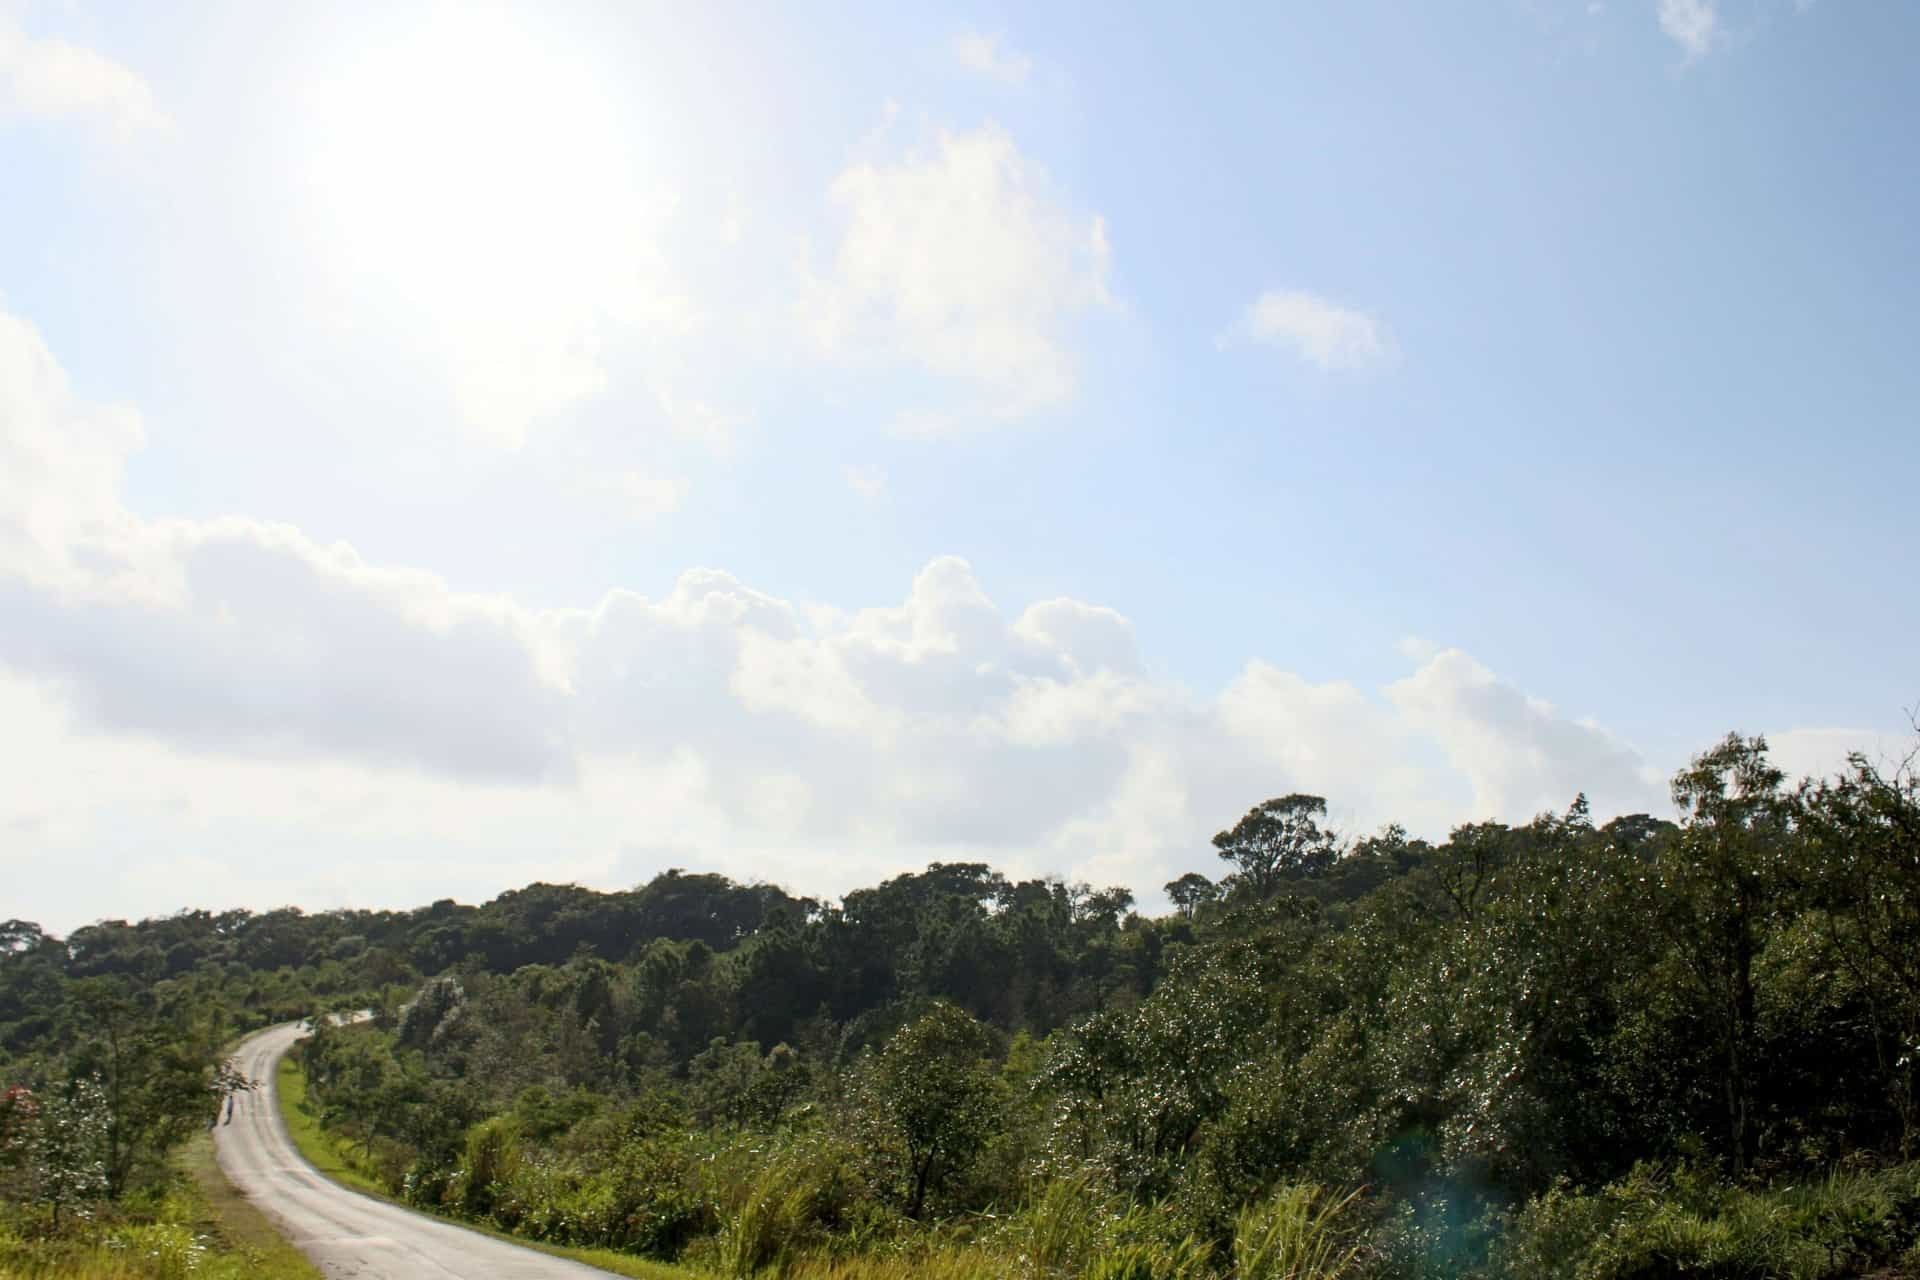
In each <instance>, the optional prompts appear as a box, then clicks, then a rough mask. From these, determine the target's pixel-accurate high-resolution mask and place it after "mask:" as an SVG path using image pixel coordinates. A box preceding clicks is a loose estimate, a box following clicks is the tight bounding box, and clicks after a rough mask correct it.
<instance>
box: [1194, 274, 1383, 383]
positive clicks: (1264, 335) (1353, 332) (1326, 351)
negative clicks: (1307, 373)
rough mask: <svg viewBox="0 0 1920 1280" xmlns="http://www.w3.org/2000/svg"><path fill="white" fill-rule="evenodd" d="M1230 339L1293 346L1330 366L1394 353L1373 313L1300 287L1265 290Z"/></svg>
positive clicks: (1363, 364)
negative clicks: (1356, 308)
mask: <svg viewBox="0 0 1920 1280" xmlns="http://www.w3.org/2000/svg"><path fill="white" fill-rule="evenodd" d="M1229 340H1241V341H1250V342H1262V343H1265V344H1267V345H1269V346H1275V347H1283V348H1289V349H1291V350H1292V351H1293V353H1294V354H1295V355H1297V356H1299V357H1300V358H1301V359H1302V360H1305V361H1307V362H1308V363H1310V364H1313V365H1317V366H1318V367H1320V368H1322V369H1327V370H1337V369H1369V368H1375V367H1378V366H1380V365H1382V364H1386V363H1389V362H1390V361H1392V359H1393V358H1394V347H1393V343H1392V342H1391V340H1390V339H1389V338H1388V337H1387V335H1386V333H1385V332H1384V331H1383V330H1382V329H1381V327H1380V324H1379V322H1378V321H1376V320H1375V319H1374V318H1373V317H1372V316H1371V315H1369V314H1368V313H1366V312H1364V311H1356V310H1354V309H1353V308H1351V307H1345V306H1341V305H1340V304H1339V303H1336V302H1330V301H1328V300H1327V299H1325V298H1322V297H1319V296H1318V295H1316V294H1312V293H1307V292H1304V291H1302V290H1298V289H1276V290H1269V291H1268V292H1266V293H1263V294H1261V295H1260V296H1259V297H1258V298H1257V299H1255V300H1254V301H1253V303H1252V304H1250V305H1249V306H1248V307H1247V309H1246V311H1245V312H1244V313H1243V314H1242V315H1241V317H1240V319H1239V321H1238V322H1237V323H1236V324H1235V325H1234V326H1233V328H1231V329H1229V330H1228V331H1227V333H1226V334H1225V335H1224V336H1223V339H1222V341H1223V342H1224V341H1229Z"/></svg>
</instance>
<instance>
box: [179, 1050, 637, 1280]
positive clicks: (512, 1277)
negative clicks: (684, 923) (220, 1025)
mask: <svg viewBox="0 0 1920 1280" xmlns="http://www.w3.org/2000/svg"><path fill="white" fill-rule="evenodd" d="M305 1034H306V1032H305V1030H304V1029H303V1028H302V1027H301V1025H300V1024H299V1023H291V1022H290V1023H287V1024H285V1025H284V1026H278V1027H271V1028H269V1029H268V1030H265V1031H262V1032H260V1033H259V1034H258V1035H254V1036H250V1037H248V1038H247V1039H246V1040H244V1041H242V1042H241V1044H240V1048H239V1049H238V1050H236V1051H235V1053H234V1061H235V1062H237V1063H238V1064H239V1065H240V1069H241V1070H242V1071H244V1072H246V1073H247V1075H248V1076H249V1077H251V1078H252V1079H255V1080H258V1081H260V1082H261V1085H260V1088H259V1089H258V1090H256V1091H254V1092H253V1093H243V1094H240V1095H239V1096H238V1097H237V1098H236V1099H235V1103H234V1110H233V1120H232V1122H231V1123H223V1124H221V1125H219V1126H218V1127H216V1128H215V1129H214V1135H213V1136H214V1148H215V1150H216V1152H217V1154H218V1155H219V1158H220V1167H221V1168H222V1169H225V1170H226V1171H227V1177H228V1179H230V1180H231V1181H232V1183H233V1185H234V1186H235V1187H237V1188H239V1189H240V1191H241V1192H242V1193H243V1194H245V1195H246V1197H247V1198H248V1199H249V1200H251V1201H253V1202H254V1203H255V1204H256V1205H258V1206H259V1207H260V1208H262V1209H264V1210H265V1211H266V1212H267V1213H268V1214H269V1215H271V1216H272V1218H273V1219H274V1220H275V1221H276V1222H277V1223H278V1224H279V1225H280V1229H281V1231H282V1232H284V1233H285V1234H286V1237H287V1239H289V1240H291V1241H292V1242H293V1243H294V1245H295V1246H296V1247H297V1248H298V1249H299V1250H300V1251H301V1252H302V1253H304V1254H306V1255H307V1256H308V1257H309V1258H312V1259H313V1261H314V1262H315V1264H316V1265H318V1266H319V1268H320V1270H321V1271H322V1272H323V1273H324V1274H325V1275H326V1276H327V1277H328V1278H329V1280H333V1278H334V1277H346V1276H352V1277H354V1278H355V1280H454V1278H456V1277H457V1280H588V1277H593V1278H594V1280H606V1277H607V1276H608V1274H610V1273H608V1272H605V1271H601V1270H600V1269H598V1268H597V1267H589V1266H585V1265H583V1264H581V1263H578V1262H569V1261H567V1260H566V1259H564V1258H555V1257H552V1256H550V1255H548V1254H544V1253H539V1252H536V1251H535V1250H532V1249H523V1248H521V1247H520V1246H519V1245H513V1244H507V1243H506V1242H505V1241H502V1240H496V1239H494V1238H493V1237H492V1236H484V1235H481V1234H480V1233H479V1232H477V1231H469V1230H467V1229H466V1228H465V1227H457V1226H455V1225H453V1224H452V1223H450V1222H444V1221H441V1220H440V1219H437V1218H429V1217H425V1216H423V1215H421V1214H417V1213H413V1212H410V1211H409V1210H406V1209H402V1208H400V1207H398V1206H397V1205H391V1204H388V1203H386V1202H385V1201H383V1200H375V1199H373V1198H372V1197H371V1196H363V1195H361V1194H360V1193H359V1192H357V1191H349V1190H347V1189H346V1188H345V1187H342V1186H340V1185H339V1184H338V1183H334V1182H329V1181H328V1180H327V1179H326V1178H325V1177H323V1176H322V1175H321V1174H320V1173H319V1171H318V1170H316V1169H315V1168H314V1167H313V1166H312V1165H310V1164H308V1163H307V1162H306V1161H305V1160H303V1159H301V1158H300V1154H299V1152H297V1151H295V1150H294V1146H293V1139H292V1138H290V1137H288V1136H287V1126H286V1124H285V1123H284V1122H283V1121H282V1120H281V1119H280V1105H279V1100H278V1099H277V1097H276V1096H275V1070H274V1069H275V1067H276V1066H277V1065H278V1064H279V1061H280V1055H281V1054H283V1053H285V1052H286V1051H287V1048H288V1046H290V1045H292V1044H293V1042H294V1041H295V1040H298V1039H299V1038H300V1037H301V1036H303V1035H305Z"/></svg>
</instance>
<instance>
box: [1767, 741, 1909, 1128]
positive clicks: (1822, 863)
mask: <svg viewBox="0 0 1920 1280" xmlns="http://www.w3.org/2000/svg"><path fill="white" fill-rule="evenodd" d="M1914 759H1915V757H1914V756H1909V757H1908V758H1907V759H1906V760H1905V761H1903V762H1901V763H1900V764H1899V765H1898V767H1896V768H1893V769H1891V770H1889V771H1885V772H1883V771H1882V770H1881V769H1880V768H1879V767H1878V766H1876V765H1874V764H1873V763H1871V762H1870V761H1868V760H1867V758H1866V757H1865V756H1862V755H1854V756H1852V757H1850V758H1849V760H1848V770H1847V772H1846V773H1844V774H1842V775H1841V776H1839V777H1837V778H1833V779H1830V780H1826V781H1823V782H1819V783H1813V784H1808V785H1806V786H1803V787H1802V788H1801V790H1800V792H1799V794H1798V796H1797V797H1796V799H1797V808H1798V819H1799V822H1800V826H1801V834H1802V836H1803V838H1804V839H1805V841H1806V845H1807V850H1806V856H1805V859H1804V866H1805V867H1806V869H1807V874H1808V879H1809V882H1810V884H1811V885H1812V889H1813V894H1814V898H1815V901H1816V902H1817V903H1818V905H1819V906H1820V907H1821V908H1822V909H1823V910H1824V912H1825V916H1824V920H1823V924H1824V925H1825V928H1824V929H1823V931H1822V932H1823V934H1824V936H1825V938H1826V939H1827V940H1828V943H1829V946H1830V949H1831V954H1832V955H1833V957H1834V958H1835V959H1836V960H1837V962H1838V963H1839V965H1840V966H1841V967H1842V968H1843V969H1844V970H1845V971H1846V972H1847V974H1848V975H1849V976H1850V978H1851V979H1852V982H1853V985H1854V987H1855V989H1856V990H1858V991H1860V992H1861V993H1862V994H1863V995H1864V997H1865V1001H1866V1007H1867V1016H1868V1019H1869V1020H1870V1022H1871V1024H1872V1029H1873V1035H1872V1041H1873V1052H1874V1055H1875V1066H1876V1068H1877V1072H1876V1074H1877V1075H1878V1076H1879V1078H1880V1079H1881V1080H1882V1081H1884V1082H1885V1088H1886V1093H1887V1100H1888V1103H1889V1104H1890V1106H1891V1107H1892V1109H1893V1112H1894V1114H1895V1116H1896V1117H1897V1120H1898V1125H1899V1150H1900V1153H1901V1155H1902V1156H1911V1155H1912V1154H1913V1151H1914V1148H1915V1145H1916V1139H1920V1081H1917V1080H1916V1075H1917V1074H1920V775H1916V773H1915V772H1914V769H1913V763H1914Z"/></svg>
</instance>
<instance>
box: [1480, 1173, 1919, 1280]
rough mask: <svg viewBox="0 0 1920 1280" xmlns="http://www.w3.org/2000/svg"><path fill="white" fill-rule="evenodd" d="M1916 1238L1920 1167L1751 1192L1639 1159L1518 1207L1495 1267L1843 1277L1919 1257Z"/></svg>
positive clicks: (1639, 1275) (1650, 1277) (1507, 1270)
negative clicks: (1619, 1171) (1611, 1175)
mask: <svg viewBox="0 0 1920 1280" xmlns="http://www.w3.org/2000/svg"><path fill="white" fill-rule="evenodd" d="M1916 1239H1920V1166H1915V1165H1901V1166H1896V1167H1893V1168H1889V1169H1885V1170H1882V1171H1880V1172H1878V1173H1859V1172H1834V1173H1830V1174H1828V1175H1826V1176H1824V1177H1814V1178H1811V1179H1807V1180H1804V1181H1800V1182H1796V1183H1794V1184H1792V1185H1789V1186H1785V1187H1782V1188H1779V1189H1777V1190H1752V1189H1748V1188H1744V1187H1740V1186H1738V1185H1735V1184H1732V1183H1729V1182H1725V1181H1722V1180H1721V1179H1719V1178H1718V1177H1716V1176H1714V1175H1713V1174H1711V1173H1710V1172H1708V1171H1706V1170H1703V1169H1701V1168H1699V1167H1696V1166H1689V1165H1684V1164H1682V1165H1677V1166H1674V1167H1672V1168H1663V1167H1660V1166H1654V1165H1640V1166H1637V1167H1635V1169H1634V1170H1633V1171H1632V1172H1631V1173H1630V1174H1629V1175H1628V1176H1627V1177H1625V1178H1623V1179H1621V1180H1620V1181H1618V1182H1614V1183H1611V1184H1609V1185H1607V1186H1606V1187H1604V1188H1602V1189H1601V1190H1599V1191H1597V1192H1593V1193H1588V1194H1582V1193H1580V1192H1577V1191H1574V1190H1572V1189H1571V1188H1567V1187H1556V1188H1554V1189H1553V1190H1551V1191H1549V1192H1548V1193H1547V1194H1546V1195H1545V1196H1543V1197H1541V1198H1540V1199H1538V1200H1536V1201H1534V1202H1532V1203H1531V1204H1529V1205H1527V1206H1526V1207H1525V1208H1524V1209H1522V1210H1520V1211H1519V1212H1518V1213H1516V1214H1515V1215H1514V1217H1513V1221H1512V1223H1511V1226H1510V1228H1509V1230H1508V1231H1507V1233H1506V1235H1505V1236H1504V1238H1503V1239H1502V1240H1501V1242H1500V1244H1499V1246H1498V1248H1497V1249H1496V1251H1495V1255H1494V1259H1493V1274H1494V1275H1495V1276H1498V1277H1512V1280H1520V1278H1521V1277H1528V1278H1529V1280H1531V1278H1533V1277H1544V1278H1548V1280H1552V1278H1560V1277H1564V1278H1565V1280H1654V1278H1655V1277H1661V1276H1671V1275H1703V1276H1720V1277H1729V1278H1734V1277H1753V1278H1754V1280H1761V1278H1763V1277H1782V1278H1784V1280H1837V1278H1838V1277H1843V1276H1859V1275H1866V1274H1868V1273H1870V1272H1878V1271H1879V1269H1881V1268H1888V1267H1895V1266H1901V1265H1904V1264H1911V1263H1913V1262H1915V1261H1920V1249H1916ZM1887 1274H1894V1273H1893V1272H1888V1273H1887ZM1900 1274H1905V1273H1904V1272H1901V1273H1900Z"/></svg>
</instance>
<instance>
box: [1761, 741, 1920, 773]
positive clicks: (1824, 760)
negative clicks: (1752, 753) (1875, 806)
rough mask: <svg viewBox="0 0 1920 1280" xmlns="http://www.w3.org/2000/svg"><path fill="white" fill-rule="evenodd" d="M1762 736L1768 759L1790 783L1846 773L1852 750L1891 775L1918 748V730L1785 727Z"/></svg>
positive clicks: (1919, 744) (1919, 743)
mask: <svg viewBox="0 0 1920 1280" xmlns="http://www.w3.org/2000/svg"><path fill="white" fill-rule="evenodd" d="M1765 737H1766V740H1767V747H1768V752H1767V755H1768V758H1769V759H1771V760H1772V761H1773V763H1774V766H1775V767H1776V768H1778V769H1780V770H1781V771H1782V772H1784V773H1785V774H1786V775H1787V779H1788V781H1789V782H1792V781H1795V780H1798V779H1800V778H1831V777H1834V776H1836V775H1838V774H1843V773H1848V772H1850V769H1849V768H1848V765H1847V757H1848V756H1849V755H1851V754H1853V753H1854V752H1859V753H1860V754H1862V755H1864V756H1866V758H1867V760H1868V762H1869V763H1871V764H1872V765H1873V766H1874V767H1875V768H1877V769H1879V770H1880V771H1881V772H1882V773H1883V774H1886V775H1888V776H1891V775H1892V774H1894V773H1896V772H1897V771H1898V770H1899V769H1900V768H1901V767H1902V766H1903V765H1904V764H1905V763H1906V762H1907V761H1908V760H1909V759H1910V758H1913V757H1914V752H1915V750H1916V748H1920V733H1915V732H1912V731H1908V732H1906V733H1899V732H1889V731H1887V730H1881V729H1788V730H1785V731H1783V732H1779V733H1769V734H1766V735H1765Z"/></svg>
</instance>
